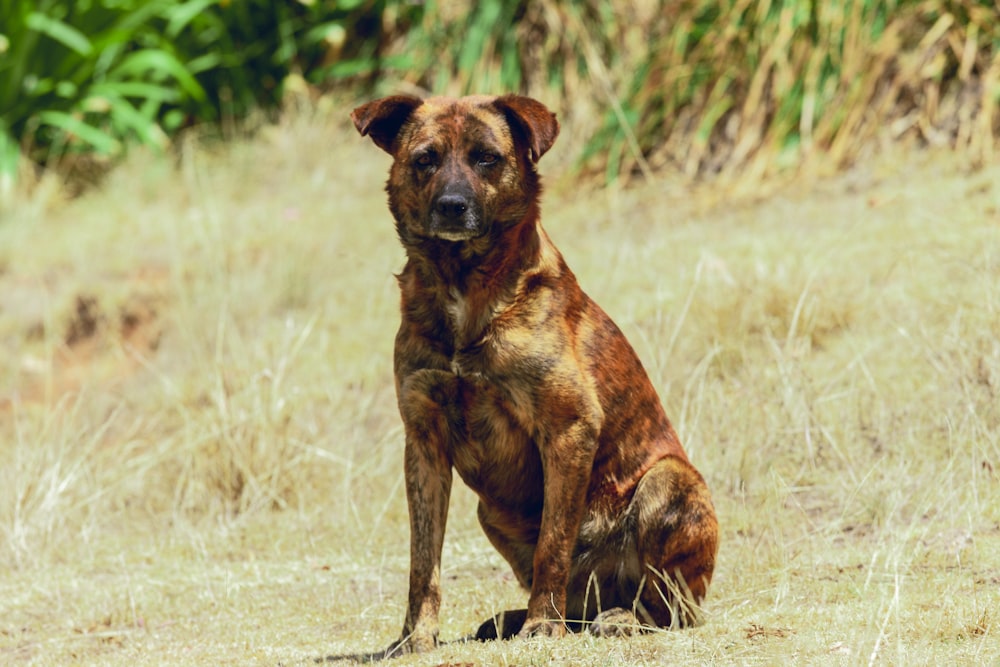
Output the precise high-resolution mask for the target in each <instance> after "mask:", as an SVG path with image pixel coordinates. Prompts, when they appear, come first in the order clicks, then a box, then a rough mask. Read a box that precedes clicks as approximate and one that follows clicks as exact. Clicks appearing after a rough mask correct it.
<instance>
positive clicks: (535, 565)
mask: <svg viewBox="0 0 1000 667" xmlns="http://www.w3.org/2000/svg"><path fill="white" fill-rule="evenodd" d="M351 117H352V119H353V120H354V124H355V126H356V127H357V129H358V131H359V132H360V133H361V134H362V135H368V136H370V137H371V138H372V139H373V140H374V141H375V143H376V144H377V145H378V146H379V147H380V148H382V149H384V150H385V151H387V152H388V153H389V154H391V155H392V156H393V158H394V162H393V165H392V169H391V171H390V174H389V182H388V185H387V187H386V189H387V191H388V193H389V208H390V210H391V211H392V215H393V217H394V218H395V219H396V229H397V231H398V233H399V238H400V240H401V241H402V243H403V246H404V248H405V249H406V255H407V262H406V266H405V267H404V268H403V271H402V273H401V274H400V275H399V286H400V289H401V290H402V324H401V326H400V328H399V333H398V334H397V335H396V346H395V375H396V392H397V397H398V400H399V410H400V413H401V414H402V417H403V423H404V426H405V431H406V453H405V471H406V494H407V499H408V501H409V507H410V530H411V532H410V594H409V605H408V610H407V613H406V621H405V623H404V625H403V634H402V637H401V638H400V640H399V641H398V642H396V643H394V644H393V645H392V646H391V647H390V649H389V651H388V652H387V654H393V653H396V652H409V651H423V650H427V649H430V648H433V647H434V646H435V644H436V643H437V634H438V610H439V608H440V604H441V592H440V562H441V546H442V543H443V540H444V530H445V520H446V518H447V514H448V498H449V494H450V491H451V481H452V472H451V471H452V468H454V469H455V470H457V471H458V474H459V475H460V476H461V478H462V479H463V480H464V481H465V483H466V484H468V485H469V487H471V488H472V489H473V490H474V491H475V492H476V494H477V495H478V496H479V521H480V523H481V524H482V527H483V530H484V531H486V535H487V537H489V539H490V542H492V543H493V545H494V546H495V547H496V548H497V550H498V551H499V552H500V553H501V554H502V555H503V557H504V558H506V559H507V561H508V562H509V563H510V565H511V567H512V568H513V570H514V574H515V575H516V576H517V578H518V580H519V581H520V582H521V583H522V584H523V585H524V586H525V587H526V588H528V589H530V590H531V595H530V597H529V599H528V608H527V610H521V611H520V612H511V613H508V614H507V615H506V616H505V617H504V618H498V619H494V620H493V621H488V622H487V623H484V624H483V627H482V628H480V632H479V636H480V637H489V636H494V637H495V636H497V635H500V636H504V637H506V636H510V635H512V634H515V633H517V634H519V635H521V636H532V635H561V634H563V633H564V632H565V629H566V625H565V623H566V622H569V623H570V624H571V625H572V626H573V627H577V626H579V625H580V624H581V622H586V621H592V623H591V624H590V628H591V631H592V632H595V633H597V634H616V633H619V632H629V631H630V628H634V627H635V626H636V625H637V624H643V625H647V626H659V627H670V626H672V625H682V624H686V623H689V622H691V621H692V620H693V619H694V614H695V611H696V608H695V606H694V605H695V604H697V603H698V602H700V601H701V599H702V598H703V597H704V595H705V591H706V588H707V587H708V584H709V581H710V580H711V578H712V570H713V568H714V565H715V554H716V549H717V544H718V524H717V523H716V518H715V512H714V510H713V508H712V502H711V499H710V497H709V492H708V488H707V487H706V485H705V482H704V480H703V479H702V477H701V475H700V474H698V472H697V471H696V470H695V469H694V467H693V466H692V465H691V463H690V462H689V461H688V458H687V456H686V454H685V453H684V450H683V448H682V447H681V444H680V442H679V440H678V439H677V435H676V434H675V433H674V430H673V428H672V427H671V425H670V422H669V421H668V420H667V417H666V415H665V414H664V412H663V408H662V407H661V406H660V401H659V398H658V397H657V395H656V391H655V390H654V389H653V387H652V385H651V384H650V381H649V379H648V377H647V376H646V372H645V371H644V370H643V368H642V365H641V364H640V362H639V359H638V357H637V356H636V354H635V352H634V351H633V350H632V347H631V346H630V345H629V343H628V341H626V340H625V336H624V335H623V334H622V333H621V331H619V329H618V328H617V327H616V326H615V324H614V323H613V322H612V321H611V319H610V318H609V317H608V316H607V315H605V314H604V311H602V310H601V309H600V308H599V307H598V306H597V304H595V303H594V302H593V301H591V300H590V299H589V298H588V297H587V295H586V294H584V293H583V291H582V290H581V289H580V287H579V286H578V285H577V282H576V278H575V277H574V276H573V273H572V272H571V271H570V270H569V268H568V267H567V266H566V263H565V262H564V261H563V258H562V256H561V255H560V254H559V251H558V250H556V248H555V246H553V245H552V242H551V241H550V240H549V238H548V236H547V235H546V234H545V232H544V231H543V230H542V227H541V225H540V223H539V209H538V196H539V193H540V186H539V179H538V175H537V172H536V171H535V162H537V161H538V159H539V158H540V157H541V156H542V155H543V154H544V153H545V152H546V151H547V150H548V149H549V148H550V147H551V146H552V143H553V142H554V141H555V139H556V135H557V134H558V133H559V124H558V122H557V121H556V118H555V115H554V114H553V113H551V112H550V111H549V110H548V109H546V108H545V107H544V106H543V105H542V104H541V103H539V102H536V101H535V100H532V99H529V98H526V97H518V96H514V95H507V96H503V97H496V98H494V97H478V96H477V97H464V98H461V99H447V98H433V99H429V100H427V101H421V100H419V99H417V98H414V97H406V96H396V97H388V98H385V99H381V100H376V101H374V102H369V103H368V104H365V105H362V106H360V107H358V108H357V109H355V110H354V112H353V113H352V114H351ZM602 610H603V612H602ZM574 621H576V623H573V622H574Z"/></svg>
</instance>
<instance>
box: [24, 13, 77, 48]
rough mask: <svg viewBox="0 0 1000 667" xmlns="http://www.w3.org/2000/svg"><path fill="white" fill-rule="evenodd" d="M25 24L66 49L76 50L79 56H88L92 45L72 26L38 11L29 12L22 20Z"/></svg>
mask: <svg viewBox="0 0 1000 667" xmlns="http://www.w3.org/2000/svg"><path fill="white" fill-rule="evenodd" d="M24 24H25V26H27V27H28V28H30V29H31V30H36V31H38V32H40V33H42V34H43V35H46V36H48V37H51V38H52V39H54V40H55V41H57V42H59V43H60V44H62V45H63V46H65V47H66V48H67V49H72V50H73V51H76V52H77V53H79V54H80V55H81V56H89V55H90V54H91V53H92V52H93V50H94V47H93V45H92V44H91V43H90V40H89V39H87V37H86V35H84V34H83V33H82V32H80V31H79V30H77V29H76V28H74V27H73V26H71V25H69V24H67V23H63V22H62V21H58V20H56V19H54V18H52V17H49V16H46V15H45V14H42V13H40V12H31V13H30V14H28V16H27V18H26V19H25V20H24Z"/></svg>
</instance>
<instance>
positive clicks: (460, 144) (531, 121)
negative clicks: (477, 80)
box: [351, 95, 559, 243]
mask: <svg viewBox="0 0 1000 667" xmlns="http://www.w3.org/2000/svg"><path fill="white" fill-rule="evenodd" d="M351 118H352V120H353V121H354V125H355V127H357V128H358V132H360V133H361V134H362V135H363V136H364V135H367V136H370V137H371V138H372V140H373V141H374V142H375V144H376V145H378V146H379V147H380V148H382V149H383V150H384V151H386V152H387V153H389V154H390V155H392V156H393V158H394V162H393V165H392V170H391V171H390V174H389V183H388V186H387V190H388V192H389V208H390V210H391V211H392V214H393V217H395V218H396V222H397V228H398V230H399V234H400V237H401V238H402V239H403V242H404V243H406V242H408V241H412V242H416V241H419V240H420V239H442V240H445V241H453V242H458V241H469V240H472V239H477V238H480V237H483V236H486V235H488V234H490V233H491V232H492V231H494V230H495V229H496V227H497V225H501V226H504V225H510V224H513V223H516V222H518V221H520V220H521V219H523V218H524V217H525V216H526V215H527V214H528V212H529V211H530V210H531V209H532V207H533V206H535V204H536V202H537V197H538V192H539V187H538V176H537V174H536V172H535V166H534V165H535V163H536V162H537V161H538V159H539V158H541V157H542V155H544V154H545V152H546V151H548V150H549V148H551V147H552V144H553V143H554V142H555V140H556V136H557V135H558V134H559V123H558V121H556V117H555V114H553V113H552V112H551V111H549V110H548V109H547V108H546V107H545V106H544V105H543V104H542V103H541V102H537V101H535V100H533V99H531V98H528V97H521V96H517V95H504V96H502V97H485V96H471V97H462V98H459V99H451V98H441V97H438V98H431V99H429V100H426V101H424V100H420V99H418V98H416V97H409V96H402V95H398V96H393V97H386V98H383V99H379V100H375V101H373V102H369V103H367V104H363V105H362V106H360V107H358V108H357V109H355V110H354V111H353V112H352V113H351Z"/></svg>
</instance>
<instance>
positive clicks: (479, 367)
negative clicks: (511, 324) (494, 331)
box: [444, 287, 496, 376]
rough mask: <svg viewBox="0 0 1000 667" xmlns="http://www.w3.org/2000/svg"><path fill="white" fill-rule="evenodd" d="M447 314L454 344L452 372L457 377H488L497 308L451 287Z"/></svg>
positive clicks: (451, 360)
mask: <svg viewBox="0 0 1000 667" xmlns="http://www.w3.org/2000/svg"><path fill="white" fill-rule="evenodd" d="M444 312H445V319H446V321H447V325H448V330H449V331H450V333H451V335H452V341H453V345H452V348H453V350H452V355H451V359H450V360H449V361H450V364H451V371H452V372H453V373H454V374H455V375H458V376H470V375H484V374H486V371H487V368H488V366H489V365H490V363H491V359H492V355H491V354H490V349H489V348H490V345H489V339H490V338H491V336H490V324H491V322H492V320H493V317H494V316H495V313H496V308H495V307H490V306H489V305H487V304H485V303H483V302H482V300H481V299H477V298H476V297H475V295H472V296H470V295H468V294H465V293H463V292H461V291H460V290H459V289H457V288H456V287H451V288H450V289H449V290H448V298H447V299H446V301H445V304H444Z"/></svg>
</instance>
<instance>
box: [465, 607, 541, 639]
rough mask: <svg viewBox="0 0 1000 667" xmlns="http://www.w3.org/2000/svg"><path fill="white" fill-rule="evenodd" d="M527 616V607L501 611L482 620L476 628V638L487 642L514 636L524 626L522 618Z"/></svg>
mask: <svg viewBox="0 0 1000 667" xmlns="http://www.w3.org/2000/svg"><path fill="white" fill-rule="evenodd" d="M527 616H528V610H527V609H509V610H507V611H502V612H500V613H499V614H497V615H496V616H494V617H493V618H489V619H487V620H485V621H483V624H482V625H480V626H479V629H478V630H476V640H477V641H481V642H487V641H494V640H497V639H510V638H511V637H516V636H517V633H518V632H520V631H521V628H522V627H524V619H525V618H527Z"/></svg>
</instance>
